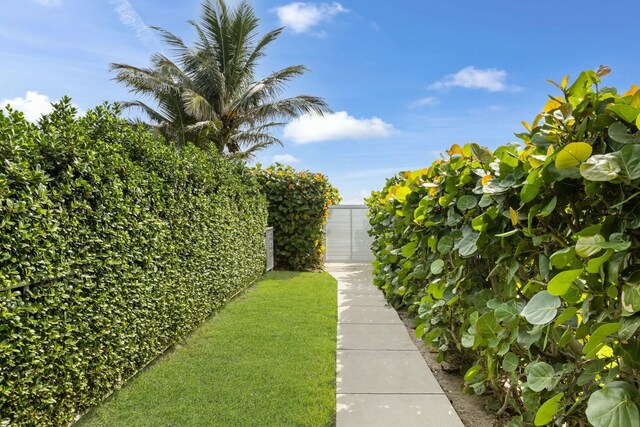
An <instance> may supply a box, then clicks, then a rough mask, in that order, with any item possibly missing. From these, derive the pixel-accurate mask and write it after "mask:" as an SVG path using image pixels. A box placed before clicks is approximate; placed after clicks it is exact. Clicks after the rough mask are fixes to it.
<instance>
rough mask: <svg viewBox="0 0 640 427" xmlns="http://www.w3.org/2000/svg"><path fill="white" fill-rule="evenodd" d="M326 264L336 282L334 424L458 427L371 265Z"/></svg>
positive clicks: (338, 426) (347, 426)
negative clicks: (335, 402)
mask: <svg viewBox="0 0 640 427" xmlns="http://www.w3.org/2000/svg"><path fill="white" fill-rule="evenodd" d="M326 268H327V271H328V272H329V273H331V274H332V275H333V276H334V277H335V278H336V279H337V280H338V331H337V333H338V339H337V352H336V363H337V372H336V389H337V394H336V398H337V406H336V410H337V412H336V427H363V426H367V427H377V426H379V427H387V426H389V427H391V426H403V427H413V426H415V427H419V426H420V427H464V426H463V424H462V421H460V418H459V417H458V415H457V414H456V412H455V410H454V409H453V407H452V406H451V403H450V402H449V400H448V399H447V397H446V395H445V394H444V392H443V391H442V388H441V387H440V385H439V384H438V382H437V381H436V379H435V377H434V376H433V373H432V372H431V370H430V369H429V367H428V366H427V364H426V363H425V361H424V359H423V358H422V355H421V354H420V352H419V351H418V349H417V348H416V346H415V345H414V344H413V341H412V340H411V338H410V337H409V335H408V333H407V330H406V328H405V327H404V324H403V323H402V321H401V320H400V318H399V317H398V314H397V313H396V312H395V310H394V309H393V308H391V307H389V306H388V305H387V304H386V301H385V299H384V296H383V294H382V292H380V290H378V289H377V288H376V287H375V286H373V278H372V275H371V265H367V264H327V265H326Z"/></svg>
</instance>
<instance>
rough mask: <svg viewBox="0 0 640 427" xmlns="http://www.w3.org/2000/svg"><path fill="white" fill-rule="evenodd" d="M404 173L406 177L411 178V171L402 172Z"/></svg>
mask: <svg viewBox="0 0 640 427" xmlns="http://www.w3.org/2000/svg"><path fill="white" fill-rule="evenodd" d="M402 175H403V176H404V177H405V178H410V177H411V172H409V171H406V172H403V173H402Z"/></svg>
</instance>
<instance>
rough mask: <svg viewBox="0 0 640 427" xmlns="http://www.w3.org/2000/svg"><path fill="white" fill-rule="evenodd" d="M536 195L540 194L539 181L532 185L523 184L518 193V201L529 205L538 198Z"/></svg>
mask: <svg viewBox="0 0 640 427" xmlns="http://www.w3.org/2000/svg"><path fill="white" fill-rule="evenodd" d="M538 193H540V181H536V183H534V184H525V185H523V186H522V190H521V191H520V200H521V201H522V203H529V202H530V201H532V200H534V199H535V198H536V197H537V196H538Z"/></svg>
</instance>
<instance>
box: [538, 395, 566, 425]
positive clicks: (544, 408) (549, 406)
mask: <svg viewBox="0 0 640 427" xmlns="http://www.w3.org/2000/svg"><path fill="white" fill-rule="evenodd" d="M563 397H564V392H562V393H558V394H556V395H555V396H553V397H552V398H551V399H549V400H547V401H546V402H544V403H543V404H542V405H541V406H540V408H538V412H536V417H535V419H534V420H533V423H534V424H535V425H536V426H544V425H547V424H549V423H550V422H551V421H552V420H553V417H554V416H555V415H556V413H557V412H558V405H559V403H560V401H561V400H562V398H563Z"/></svg>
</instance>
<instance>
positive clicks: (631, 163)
mask: <svg viewBox="0 0 640 427" xmlns="http://www.w3.org/2000/svg"><path fill="white" fill-rule="evenodd" d="M614 154H615V155H616V156H617V157H618V163H620V176H621V177H623V178H626V179H628V180H631V181H633V180H635V179H640V144H634V145H627V146H626V147H623V148H622V150H620V151H616V152H615V153H614Z"/></svg>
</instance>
